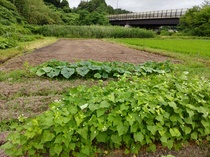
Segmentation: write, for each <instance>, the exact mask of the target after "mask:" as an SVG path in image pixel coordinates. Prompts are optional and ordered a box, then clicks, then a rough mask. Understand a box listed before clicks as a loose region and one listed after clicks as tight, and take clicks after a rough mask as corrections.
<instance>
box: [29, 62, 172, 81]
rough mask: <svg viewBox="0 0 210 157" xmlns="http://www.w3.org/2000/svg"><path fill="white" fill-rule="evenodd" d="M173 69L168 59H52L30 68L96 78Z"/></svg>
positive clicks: (54, 74)
mask: <svg viewBox="0 0 210 157" xmlns="http://www.w3.org/2000/svg"><path fill="white" fill-rule="evenodd" d="M172 70H173V67H172V65H171V64H170V62H169V61H165V62H159V63H157V62H146V63H144V64H139V65H134V64H131V63H123V62H96V61H80V62H75V63H68V62H62V61H57V60H52V61H49V62H45V63H43V64H41V65H39V66H37V67H34V68H32V69H31V72H33V73H36V74H37V75H38V76H47V77H50V78H62V77H64V78H66V79H69V78H77V77H85V78H96V79H107V78H109V77H111V78H112V77H117V76H119V75H123V74H126V75H138V76H140V75H147V74H152V73H157V74H162V73H167V72H171V71H172Z"/></svg>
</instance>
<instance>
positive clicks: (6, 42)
mask: <svg viewBox="0 0 210 157" xmlns="http://www.w3.org/2000/svg"><path fill="white" fill-rule="evenodd" d="M16 45H17V43H16V41H15V40H14V39H8V38H0V49H6V48H11V47H14V46H16Z"/></svg>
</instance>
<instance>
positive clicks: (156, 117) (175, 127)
mask: <svg viewBox="0 0 210 157" xmlns="http://www.w3.org/2000/svg"><path fill="white" fill-rule="evenodd" d="M209 93H210V82H209V81H207V80H205V79H200V78H193V79H192V78H188V76H187V73H184V74H181V75H180V74H175V75H174V74H173V73H172V74H159V75H153V76H150V77H139V76H131V77H127V76H126V75H124V76H123V77H120V78H119V80H118V81H110V82H109V83H108V84H107V85H105V86H104V85H103V84H102V85H97V86H93V87H85V86H79V87H76V88H72V89H71V90H70V91H69V92H68V93H67V94H66V95H65V96H64V97H63V99H62V100H59V101H57V102H54V103H52V104H51V105H50V106H51V107H50V109H49V110H48V111H46V112H44V113H43V114H41V115H39V116H37V117H35V118H33V119H31V120H25V119H24V117H19V120H20V121H21V122H23V123H25V124H24V125H20V126H17V128H16V129H17V132H14V133H12V134H10V135H9V137H8V139H9V141H8V142H7V143H6V144H5V145H4V146H3V147H2V148H5V149H6V152H7V154H9V155H12V156H22V155H24V156H48V155H50V156H64V157H67V156H69V155H73V156H78V157H79V156H84V157H85V156H94V155H95V153H100V149H103V148H104V149H109V148H125V153H130V152H131V153H133V154H138V152H139V150H140V148H141V147H143V146H148V149H149V150H152V151H155V150H156V145H155V143H156V142H160V143H161V144H162V145H163V146H164V147H168V148H169V149H172V148H177V149H178V148H180V147H182V144H183V143H184V142H186V141H189V140H196V141H202V140H204V139H205V140H210V139H209V134H210V125H209V120H210V116H209V113H210V106H209V103H210V95H209Z"/></svg>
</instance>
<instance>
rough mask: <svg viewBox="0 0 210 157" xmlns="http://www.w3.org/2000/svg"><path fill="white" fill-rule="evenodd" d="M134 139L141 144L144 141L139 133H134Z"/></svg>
mask: <svg viewBox="0 0 210 157" xmlns="http://www.w3.org/2000/svg"><path fill="white" fill-rule="evenodd" d="M134 139H135V141H137V142H140V143H142V142H143V140H144V135H143V134H142V133H141V132H136V133H134Z"/></svg>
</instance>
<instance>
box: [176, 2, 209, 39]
mask: <svg viewBox="0 0 210 157" xmlns="http://www.w3.org/2000/svg"><path fill="white" fill-rule="evenodd" d="M209 4H210V2H209V1H204V3H203V4H202V6H201V7H199V6H194V7H193V8H191V9H189V10H188V11H187V13H186V14H185V15H184V16H183V17H181V18H180V25H179V27H180V29H181V30H183V31H184V32H185V33H187V34H189V35H197V36H210V5H209Z"/></svg>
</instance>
